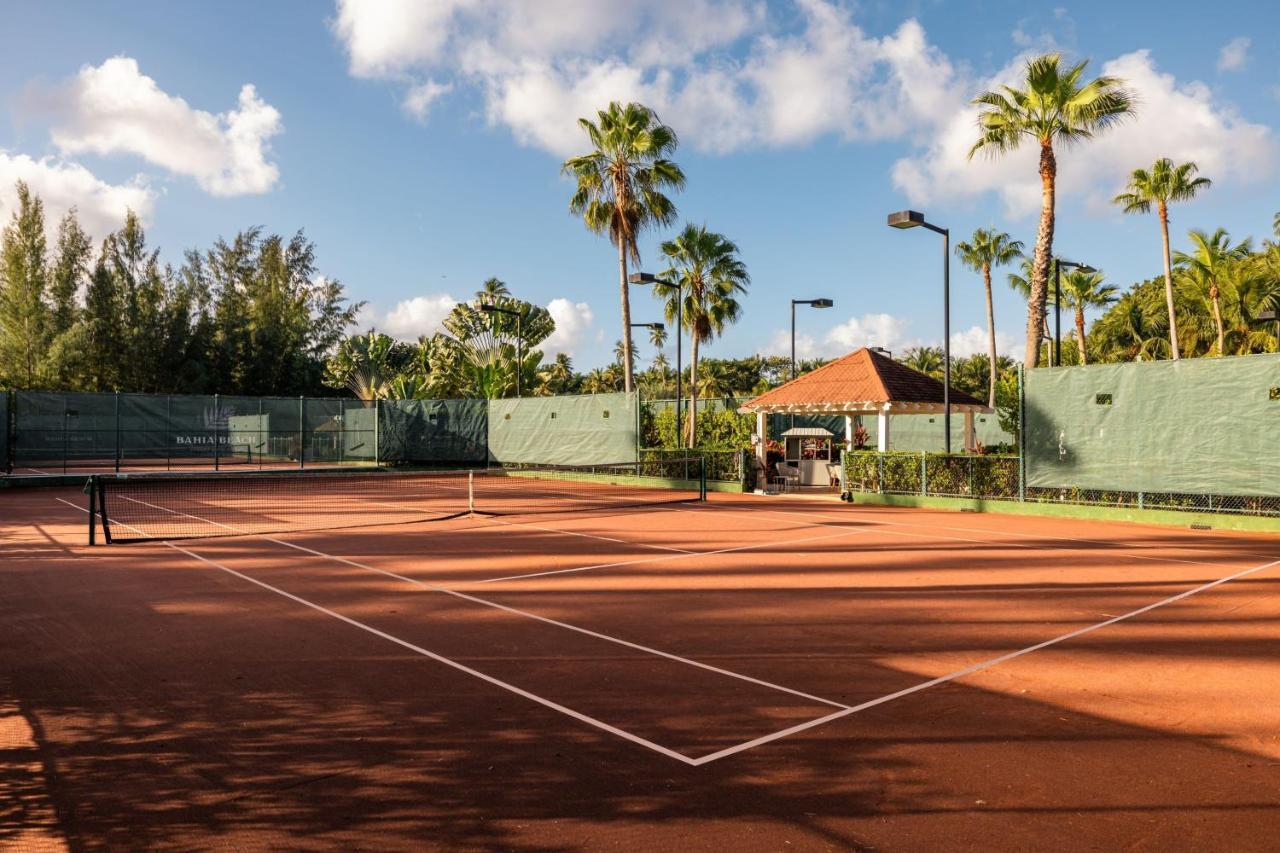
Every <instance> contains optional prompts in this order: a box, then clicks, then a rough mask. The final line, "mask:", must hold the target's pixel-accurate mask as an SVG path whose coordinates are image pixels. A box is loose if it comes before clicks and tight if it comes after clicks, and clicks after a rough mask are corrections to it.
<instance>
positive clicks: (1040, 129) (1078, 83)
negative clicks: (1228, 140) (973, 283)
mask: <svg viewBox="0 0 1280 853" xmlns="http://www.w3.org/2000/svg"><path fill="white" fill-rule="evenodd" d="M1088 64H1089V63H1088V60H1085V61H1083V62H1079V63H1077V64H1076V65H1073V66H1071V67H1070V68H1067V69H1065V70H1064V69H1063V67H1062V57H1061V56H1059V55H1058V54H1056V53H1050V54H1045V55H1043V56H1038V57H1036V58H1034V59H1031V60H1030V61H1029V62H1027V70H1026V80H1025V84H1024V88H1021V89H1019V88H1014V87H1012V86H1004V87H1003V90H1002V91H999V92H984V93H982V94H981V95H979V96H978V97H976V98H974V100H973V103H975V104H977V105H978V106H979V107H980V108H981V109H980V111H979V113H978V131H979V134H978V141H977V142H975V143H974V145H973V147H972V148H971V149H970V150H969V157H970V158H972V157H973V156H974V155H975V154H977V153H978V152H979V151H984V152H990V153H992V154H1006V153H1008V152H1010V151H1013V150H1015V149H1017V148H1019V147H1021V146H1022V143H1023V142H1025V141H1027V140H1028V139H1031V140H1034V141H1035V143H1036V144H1037V145H1039V146H1040V199H1041V200H1040V226H1039V229H1038V230H1037V232H1036V247H1035V257H1034V263H1033V264H1032V270H1031V298H1030V299H1029V300H1028V304H1027V349H1026V356H1025V363H1026V366H1027V367H1035V366H1036V364H1037V362H1038V361H1039V357H1040V346H1039V340H1040V334H1039V332H1040V325H1041V322H1042V320H1041V318H1042V316H1043V314H1044V305H1045V294H1046V293H1047V291H1048V281H1049V264H1050V263H1051V261H1052V260H1053V228H1054V204H1055V199H1056V197H1057V181H1058V161H1057V158H1056V156H1055V154H1054V143H1055V142H1059V143H1062V144H1064V145H1067V144H1071V143H1074V142H1081V141H1084V140H1088V139H1091V138H1093V136H1094V135H1095V134H1096V133H1098V132H1100V131H1103V130H1105V129H1107V128H1108V127H1111V126H1112V125H1114V124H1116V123H1117V122H1119V121H1121V120H1123V119H1124V118H1126V117H1128V116H1131V115H1132V114H1133V111H1134V106H1133V98H1132V96H1131V95H1130V94H1129V92H1128V91H1127V90H1126V89H1125V88H1124V81H1122V80H1120V79H1119V78H1117V77H1108V76H1102V77H1096V78H1094V79H1093V80H1090V81H1088V82H1084V81H1083V80H1082V77H1083V75H1084V69H1085V67H1086V66H1087V65H1088Z"/></svg>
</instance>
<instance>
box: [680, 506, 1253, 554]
mask: <svg viewBox="0 0 1280 853" xmlns="http://www.w3.org/2000/svg"><path fill="white" fill-rule="evenodd" d="M675 511H676V512H692V513H702V512H738V513H764V514H765V515H773V516H779V517H783V518H786V517H790V518H792V519H794V518H795V516H796V515H799V513H793V512H783V511H781V510H771V509H754V508H750V507H725V508H723V509H721V508H716V509H714V510H713V509H709V508H708V509H692V508H685V509H677V510H675ZM804 518H829V519H831V520H833V521H844V522H850V521H856V523H858V524H869V525H876V526H880V527H885V526H889V527H921V528H925V529H926V530H929V531H933V530H958V531H961V532H968V533H987V534H999V533H1008V534H1009V535H1012V536H1023V537H1026V538H1036V534H1033V533H1014V532H1013V531H1008V530H983V529H981V528H972V527H945V526H942V525H937V526H934V525H925V524H911V523H909V522H905V521H885V520H883V519H873V518H867V517H866V516H865V515H854V516H852V517H851V518H849V517H845V516H839V515H830V514H826V513H806V514H805V515H804ZM809 524H810V525H812V526H814V527H836V526H837V525H834V524H824V523H822V522H821V521H812V522H809ZM882 532H883V533H887V534H889V535H890V536H908V537H911V538H913V539H945V540H947V541H949V542H972V543H974V544H977V545H992V546H1008V547H1011V548H1025V549H1030V550H1033V551H1036V550H1045V551H1055V550H1056V551H1072V550H1074V551H1079V550H1080V549H1079V548H1072V547H1071V546H1069V545H1046V544H1043V543H1039V544H1030V543H1022V542H1010V541H1008V540H1006V539H973V538H970V537H967V536H947V535H944V534H941V533H932V532H929V533H910V532H907V531H905V530H883V531H882ZM1040 538H1043V539H1048V540H1050V541H1054V542H1084V543H1091V544H1098V545H1110V546H1111V547H1112V548H1116V549H1121V548H1132V549H1147V550H1149V549H1151V548H1155V547H1157V546H1155V545H1138V544H1123V545H1117V544H1116V543H1114V542H1101V541H1097V540H1092V539H1069V538H1066V537H1063V536H1044V537H1040ZM1188 550H1197V551H1203V550H1206V549H1204V548H1188ZM1109 556H1112V557H1116V558H1117V559H1124V560H1148V561H1151V562H1155V563H1183V564H1185V565H1189V566H1210V567H1212V568H1215V569H1231V568H1235V567H1236V566H1237V565H1238V564H1233V563H1211V562H1206V561H1204V560H1184V559H1181V558H1179V557H1152V556H1148V555H1146V554H1117V553H1111V554H1110V555H1109ZM1241 556H1252V557H1261V558H1263V559H1272V558H1273V557H1274V556H1275V555H1274V554H1245V555H1241Z"/></svg>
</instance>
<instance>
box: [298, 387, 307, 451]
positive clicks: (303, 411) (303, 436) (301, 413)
mask: <svg viewBox="0 0 1280 853" xmlns="http://www.w3.org/2000/svg"><path fill="white" fill-rule="evenodd" d="M306 429H307V398H306V397H301V396H300V397H298V467H299V468H305V467H307V433H306Z"/></svg>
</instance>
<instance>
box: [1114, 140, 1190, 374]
mask: <svg viewBox="0 0 1280 853" xmlns="http://www.w3.org/2000/svg"><path fill="white" fill-rule="evenodd" d="M1197 171H1199V167H1198V166H1196V164H1195V163H1183V164H1182V165H1180V166H1175V165H1173V161H1172V160H1170V159H1169V158H1168V157H1161V158H1160V159H1159V160H1157V161H1156V162H1155V164H1154V165H1152V167H1151V170H1150V171H1148V170H1146V169H1134V170H1133V174H1131V175H1130V176H1129V187H1128V190H1127V191H1126V192H1122V193H1120V195H1118V196H1116V197H1115V198H1114V199H1112V201H1113V203H1115V204H1119V205H1122V206H1123V207H1124V212H1125V213H1150V212H1151V205H1153V204H1154V205H1155V206H1156V212H1157V213H1159V215H1160V239H1161V240H1163V241H1164V298H1165V304H1166V305H1167V306H1168V309H1169V351H1170V352H1171V353H1173V358H1174V360H1177V359H1178V358H1179V357H1180V356H1181V355H1182V354H1181V353H1180V352H1179V351H1178V318H1177V316H1176V315H1175V313H1174V310H1173V269H1172V264H1171V263H1170V258H1169V204H1170V203H1171V202H1175V201H1188V200H1189V199H1191V198H1192V197H1193V196H1195V194H1196V193H1197V192H1199V191H1200V190H1202V189H1206V188H1207V187H1208V186H1209V185H1210V183H1212V182H1211V181H1210V180H1209V179H1208V178H1196V177H1193V176H1194V175H1195V173H1196V172H1197Z"/></svg>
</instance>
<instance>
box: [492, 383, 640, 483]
mask: <svg viewBox="0 0 1280 853" xmlns="http://www.w3.org/2000/svg"><path fill="white" fill-rule="evenodd" d="M638 405H639V401H638V398H637V395H636V394H634V393H632V394H586V395H582V396H576V397H575V396H565V397H524V398H522V399H515V400H513V399H505V400H490V401H489V458H490V459H491V460H492V461H494V462H500V463H501V462H523V463H542V464H547V465H594V464H602V463H610V462H634V461H635V460H636V458H637V456H636V452H637V450H636V449H637V438H638V435H637V432H636V430H637V413H638V408H637V407H638Z"/></svg>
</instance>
